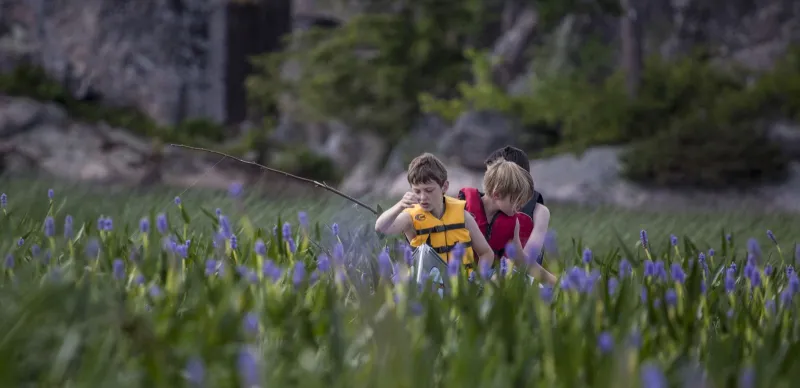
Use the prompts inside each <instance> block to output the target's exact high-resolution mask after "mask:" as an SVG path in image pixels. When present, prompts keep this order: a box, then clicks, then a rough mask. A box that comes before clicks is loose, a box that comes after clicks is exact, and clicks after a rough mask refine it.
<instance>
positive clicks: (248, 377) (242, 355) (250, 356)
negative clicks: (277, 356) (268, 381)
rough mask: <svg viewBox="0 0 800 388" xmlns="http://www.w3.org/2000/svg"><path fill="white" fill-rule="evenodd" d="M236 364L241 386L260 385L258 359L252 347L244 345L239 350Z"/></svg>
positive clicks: (251, 386) (250, 387)
mask: <svg viewBox="0 0 800 388" xmlns="http://www.w3.org/2000/svg"><path fill="white" fill-rule="evenodd" d="M236 366H237V369H238V370H239V379H240V380H241V385H242V387H245V388H253V387H260V386H261V384H260V380H261V379H260V377H259V370H258V361H257V359H256V356H255V352H254V351H253V350H252V349H250V348H249V347H244V348H242V349H241V350H239V356H238V359H237V362H236Z"/></svg>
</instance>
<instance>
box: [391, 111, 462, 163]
mask: <svg viewBox="0 0 800 388" xmlns="http://www.w3.org/2000/svg"><path fill="white" fill-rule="evenodd" d="M449 129H450V128H449V126H448V125H447V123H446V122H445V121H444V120H443V119H442V118H440V117H438V116H434V115H425V116H422V117H421V118H419V119H418V120H417V122H416V124H415V125H414V127H413V128H412V129H411V130H410V131H409V134H408V135H406V136H404V137H403V140H401V141H400V142H398V143H397V144H396V145H395V146H394V147H393V148H392V151H391V153H390V154H389V157H388V159H387V160H386V166H384V173H386V174H399V173H401V172H403V171H405V170H406V168H407V167H408V163H409V162H411V160H412V159H414V158H415V157H417V156H418V155H421V154H423V153H425V152H431V153H435V154H437V155H438V151H439V150H438V149H437V148H436V143H435V142H434V140H435V139H437V138H439V137H441V136H442V134H443V133H446V132H447V131H448V130H449Z"/></svg>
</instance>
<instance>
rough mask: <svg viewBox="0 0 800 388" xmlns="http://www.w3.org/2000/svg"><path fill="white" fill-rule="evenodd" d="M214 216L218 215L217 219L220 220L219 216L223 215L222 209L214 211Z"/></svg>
mask: <svg viewBox="0 0 800 388" xmlns="http://www.w3.org/2000/svg"><path fill="white" fill-rule="evenodd" d="M214 214H216V215H217V218H219V216H221V215H222V209H220V208H217V209H216V210H214Z"/></svg>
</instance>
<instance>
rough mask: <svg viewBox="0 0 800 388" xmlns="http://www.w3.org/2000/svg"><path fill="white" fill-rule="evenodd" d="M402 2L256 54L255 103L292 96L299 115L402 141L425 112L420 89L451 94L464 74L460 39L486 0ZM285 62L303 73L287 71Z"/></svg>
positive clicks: (471, 31)
mask: <svg viewBox="0 0 800 388" xmlns="http://www.w3.org/2000/svg"><path fill="white" fill-rule="evenodd" d="M390 3H391V4H394V5H393V6H392V8H396V3H393V2H390ZM390 3H387V4H386V6H387V7H388V6H389V4H390ZM404 4H405V6H404V7H403V8H402V9H400V10H398V11H397V12H393V13H371V14H362V15H358V16H356V17H354V18H353V19H352V20H349V21H348V22H347V23H346V24H344V25H343V26H341V27H339V28H337V29H334V30H319V29H311V30H309V31H305V32H296V33H294V34H293V36H292V39H291V41H292V42H293V43H292V44H291V45H289V46H290V47H289V48H287V50H286V51H284V52H281V53H271V54H264V55H261V56H258V57H256V58H254V60H253V63H254V65H255V67H256V69H258V72H257V73H256V74H255V75H253V76H251V77H249V79H248V81H247V86H248V90H249V92H250V99H251V102H252V103H253V104H254V105H255V106H256V107H259V108H261V109H266V108H267V107H270V106H274V104H275V103H276V101H277V99H278V97H279V96H286V97H287V98H288V99H289V100H291V101H292V103H291V104H289V105H291V108H290V111H291V112H293V113H295V114H294V115H293V117H295V118H296V119H300V120H306V121H310V122H319V121H324V120H332V119H335V120H338V121H341V122H343V123H345V124H347V125H349V126H350V127H352V128H354V129H356V130H367V131H374V132H376V133H379V134H381V135H384V136H386V137H387V138H389V139H396V138H397V137H398V136H400V135H401V134H403V133H405V132H406V131H407V130H408V128H409V127H410V126H411V123H412V120H413V119H414V117H415V116H416V113H417V112H418V111H419V107H418V104H417V97H418V95H419V94H420V93H421V92H430V93H433V94H434V95H440V94H444V93H448V92H450V91H451V90H452V88H453V87H454V85H455V84H456V83H457V82H458V81H460V80H461V79H463V77H464V76H466V70H467V66H468V64H467V62H466V61H465V59H464V56H463V53H462V43H463V42H464V41H469V40H470V39H471V37H473V36H474V35H475V34H476V33H477V31H476V27H479V26H480V24H481V23H479V22H478V21H479V20H480V18H481V17H482V15H481V12H480V7H479V5H480V4H481V1H480V0H469V1H458V2H456V1H444V2H442V1H440V0H423V1H415V2H407V3H404ZM384 9H386V8H384ZM382 12H385V11H382ZM287 63H292V64H293V65H291V67H293V68H295V69H296V70H298V71H299V72H300V75H299V76H298V77H283V76H281V66H282V65H285V64H287Z"/></svg>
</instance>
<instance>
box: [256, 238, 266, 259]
mask: <svg viewBox="0 0 800 388" xmlns="http://www.w3.org/2000/svg"><path fill="white" fill-rule="evenodd" d="M255 251H256V254H257V255H260V256H266V255H267V245H266V244H264V240H262V239H258V240H256V245H255Z"/></svg>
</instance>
